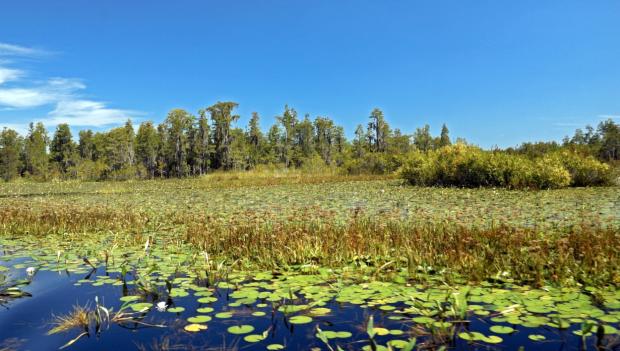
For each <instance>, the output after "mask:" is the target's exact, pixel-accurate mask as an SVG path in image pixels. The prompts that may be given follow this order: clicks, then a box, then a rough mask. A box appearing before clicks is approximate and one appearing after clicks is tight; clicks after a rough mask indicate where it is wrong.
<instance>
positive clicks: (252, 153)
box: [246, 112, 263, 167]
mask: <svg viewBox="0 0 620 351" xmlns="http://www.w3.org/2000/svg"><path fill="white" fill-rule="evenodd" d="M259 123H260V117H259V116H258V113H257V112H252V118H251V119H250V122H249V123H248V131H247V133H246V139H247V143H248V148H249V151H248V153H249V155H248V163H249V166H250V167H256V165H257V164H258V162H259V161H260V158H261V149H262V146H263V145H262V144H263V132H262V131H261V130H260V125H259Z"/></svg>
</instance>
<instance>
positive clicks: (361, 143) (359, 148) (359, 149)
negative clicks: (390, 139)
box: [353, 124, 368, 158]
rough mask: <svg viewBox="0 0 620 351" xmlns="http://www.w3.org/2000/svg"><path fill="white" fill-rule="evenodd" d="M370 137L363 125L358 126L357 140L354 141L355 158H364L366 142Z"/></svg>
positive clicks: (356, 131)
mask: <svg viewBox="0 0 620 351" xmlns="http://www.w3.org/2000/svg"><path fill="white" fill-rule="evenodd" d="M367 139H368V137H367V136H366V132H365V131H364V127H362V125H361V124H358V125H357V128H356V129H355V139H353V152H354V155H355V157H357V158H361V157H362V156H364V151H365V146H366V141H367Z"/></svg>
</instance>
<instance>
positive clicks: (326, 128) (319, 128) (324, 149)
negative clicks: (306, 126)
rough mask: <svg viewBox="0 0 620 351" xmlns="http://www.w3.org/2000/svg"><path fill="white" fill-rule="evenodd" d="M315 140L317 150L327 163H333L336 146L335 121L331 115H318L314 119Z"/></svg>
mask: <svg viewBox="0 0 620 351" xmlns="http://www.w3.org/2000/svg"><path fill="white" fill-rule="evenodd" d="M314 130H315V142H314V144H315V145H316V149H317V152H318V153H319V155H320V156H321V158H323V161H325V163H326V164H328V165H330V164H331V163H332V151H333V146H334V122H333V121H332V120H331V119H330V118H329V117H317V118H316V119H315V120H314Z"/></svg>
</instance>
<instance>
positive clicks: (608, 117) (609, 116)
mask: <svg viewBox="0 0 620 351" xmlns="http://www.w3.org/2000/svg"><path fill="white" fill-rule="evenodd" d="M598 118H600V119H610V118H611V119H620V115H598Z"/></svg>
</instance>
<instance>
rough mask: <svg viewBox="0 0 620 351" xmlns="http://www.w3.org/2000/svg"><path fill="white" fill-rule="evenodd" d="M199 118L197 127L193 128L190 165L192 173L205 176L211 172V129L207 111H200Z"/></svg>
mask: <svg viewBox="0 0 620 351" xmlns="http://www.w3.org/2000/svg"><path fill="white" fill-rule="evenodd" d="M198 114H199V116H200V117H199V118H198V121H197V122H196V125H194V126H192V128H191V133H190V144H191V147H190V149H191V150H190V164H191V167H192V173H193V174H195V175H203V174H205V173H207V172H208V170H209V143H210V141H209V139H210V134H211V131H210V127H209V119H208V118H207V111H206V110H204V109H201V110H200V111H198Z"/></svg>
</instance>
